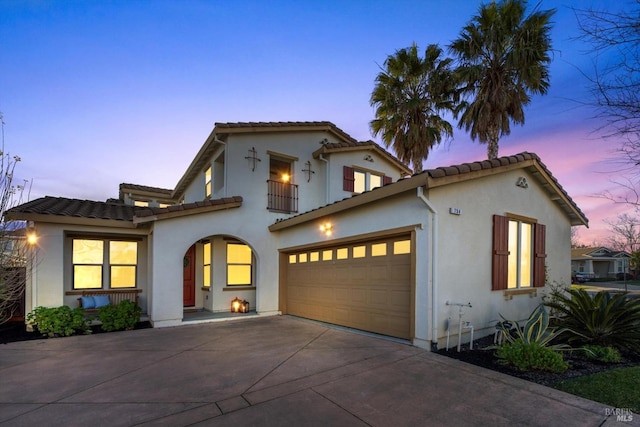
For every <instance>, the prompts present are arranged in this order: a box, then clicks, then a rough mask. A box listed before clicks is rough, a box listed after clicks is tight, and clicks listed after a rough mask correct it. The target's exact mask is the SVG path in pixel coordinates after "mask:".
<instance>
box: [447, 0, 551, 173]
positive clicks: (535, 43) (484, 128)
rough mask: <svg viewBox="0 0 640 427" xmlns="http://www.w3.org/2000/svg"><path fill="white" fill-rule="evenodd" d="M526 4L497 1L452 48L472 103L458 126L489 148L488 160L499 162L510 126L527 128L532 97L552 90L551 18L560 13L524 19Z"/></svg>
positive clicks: (536, 13)
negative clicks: (527, 108)
mask: <svg viewBox="0 0 640 427" xmlns="http://www.w3.org/2000/svg"><path fill="white" fill-rule="evenodd" d="M525 9H526V1H525V0H502V1H499V2H495V1H492V2H491V3H489V4H484V5H482V6H480V10H479V13H478V15H477V16H475V17H474V18H472V20H471V21H470V22H469V23H468V24H467V25H466V26H465V27H464V28H463V29H462V31H461V32H460V36H459V38H458V39H456V40H454V41H453V42H452V43H451V45H450V46H449V50H450V52H451V53H452V54H453V55H455V56H456V57H457V58H458V60H459V67H458V68H457V69H456V76H457V78H458V79H459V81H460V83H461V85H462V93H463V95H466V96H467V97H468V98H470V101H468V102H466V105H464V106H463V107H462V109H463V112H462V115H461V117H460V122H459V123H458V126H459V127H460V128H462V127H463V126H464V127H465V129H466V130H467V131H471V138H472V139H473V140H475V139H476V138H477V139H479V140H480V142H481V143H487V144H488V147H487V154H488V157H489V159H490V160H491V159H495V158H497V157H498V139H499V138H500V137H501V136H503V135H509V133H510V132H511V129H510V128H509V122H510V121H513V123H516V124H519V125H522V124H524V111H523V107H524V106H526V105H528V104H529V102H531V95H533V94H541V95H544V94H545V93H546V92H547V89H548V87H549V70H548V67H549V63H550V62H551V58H550V56H549V51H550V50H551V39H550V37H549V32H550V31H551V25H550V19H551V17H552V16H553V14H554V13H555V9H551V10H545V11H538V10H534V11H533V12H532V13H531V14H529V15H528V16H525Z"/></svg>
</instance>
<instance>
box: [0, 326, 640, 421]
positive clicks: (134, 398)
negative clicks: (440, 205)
mask: <svg viewBox="0 0 640 427" xmlns="http://www.w3.org/2000/svg"><path fill="white" fill-rule="evenodd" d="M607 412H608V411H607V408H606V407H605V406H604V405H601V404H597V403H594V402H591V401H588V400H585V399H580V398H577V397H574V396H572V395H569V394H566V393H563V392H559V391H555V390H552V389H550V388H546V387H542V386H539V385H537V384H533V383H529V382H527V381H523V380H520V379H517V378H513V377H510V376H507V375H502V374H499V373H496V372H493V371H489V370H485V369H482V368H479V367H476V366H473V365H469V364H466V363H463V362H459V361H456V360H453V359H449V358H447V357H443V356H440V355H437V354H434V353H431V352H428V351H424V350H421V349H418V348H415V347H411V346H408V345H405V344H402V343H398V342H393V341H389V340H385V339H380V338H377V337H372V336H366V335H361V334H356V333H353V332H350V331H345V330H339V329H335V328H330V327H327V326H325V325H320V324H316V323H312V322H307V321H303V320H299V319H296V318H291V317H286V316H281V317H270V318H256V319H245V320H234V321H229V322H223V323H211V324H199V325H192V326H182V327H177V328H165V329H143V330H137V331H130V332H114V333H109V334H98V335H94V336H76V337H69V338H59V339H49V340H37V341H26V342H18V343H11V344H5V345H0V425H2V426H5V425H7V426H76V425H77V426H133V425H153V426H156V425H167V426H187V425H214V426H217V425H225V426H226V425H228V426H239V425H242V426H256V425H257V426H322V427H329V426H343V425H344V426H367V425H369V426H416V425H428V426H438V425H452V426H467V425H468V426H501V425H502V426H513V425H539V426H578V425H579V426H601V425H607V426H610V425H614V424H615V425H640V415H635V414H634V415H633V418H634V419H633V422H631V423H619V424H618V423H617V422H616V421H615V418H616V417H615V415H614V416H608V415H607ZM609 412H610V411H609Z"/></svg>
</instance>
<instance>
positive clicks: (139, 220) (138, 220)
mask: <svg viewBox="0 0 640 427" xmlns="http://www.w3.org/2000/svg"><path fill="white" fill-rule="evenodd" d="M240 206H242V202H241V201H238V202H228V203H224V204H220V205H211V206H203V207H199V208H194V209H187V210H177V211H168V212H163V213H159V214H155V215H149V216H142V217H138V216H134V217H133V223H134V224H145V223H151V222H155V221H161V220H164V219H171V218H180V217H184V216H189V215H197V214H202V213H207V212H214V211H221V210H225V209H233V208H239V207H240Z"/></svg>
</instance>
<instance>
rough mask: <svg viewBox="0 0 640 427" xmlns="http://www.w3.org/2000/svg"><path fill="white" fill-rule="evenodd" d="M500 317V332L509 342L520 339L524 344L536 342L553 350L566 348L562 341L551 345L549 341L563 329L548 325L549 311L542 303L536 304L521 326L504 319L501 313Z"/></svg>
mask: <svg viewBox="0 0 640 427" xmlns="http://www.w3.org/2000/svg"><path fill="white" fill-rule="evenodd" d="M500 317H502V320H504V321H503V322H502V323H501V327H502V332H503V334H504V337H505V338H506V340H507V342H509V343H514V342H516V341H522V343H523V344H525V345H529V344H538V345H539V346H542V347H551V348H552V349H553V350H563V349H566V348H568V346H567V345H566V344H563V343H559V344H554V345H551V341H552V340H554V339H555V338H557V337H558V336H559V335H560V334H561V333H562V332H563V330H562V329H556V328H552V327H550V324H549V319H550V318H549V313H548V312H547V309H546V307H545V306H544V304H540V305H538V306H537V307H536V308H535V309H534V310H533V311H532V312H531V314H530V315H529V318H528V319H527V321H526V322H525V324H524V325H523V326H520V324H519V323H518V322H517V321H513V320H507V319H505V318H504V317H503V316H502V315H500ZM506 325H515V327H514V328H512V329H509V328H508V327H507V326H506Z"/></svg>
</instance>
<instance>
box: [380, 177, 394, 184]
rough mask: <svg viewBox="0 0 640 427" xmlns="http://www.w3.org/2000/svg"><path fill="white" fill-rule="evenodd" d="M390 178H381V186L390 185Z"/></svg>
mask: <svg viewBox="0 0 640 427" xmlns="http://www.w3.org/2000/svg"><path fill="white" fill-rule="evenodd" d="M392 181H393V180H392V178H391V177H390V176H383V177H382V185H387V184H391V182H392Z"/></svg>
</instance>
